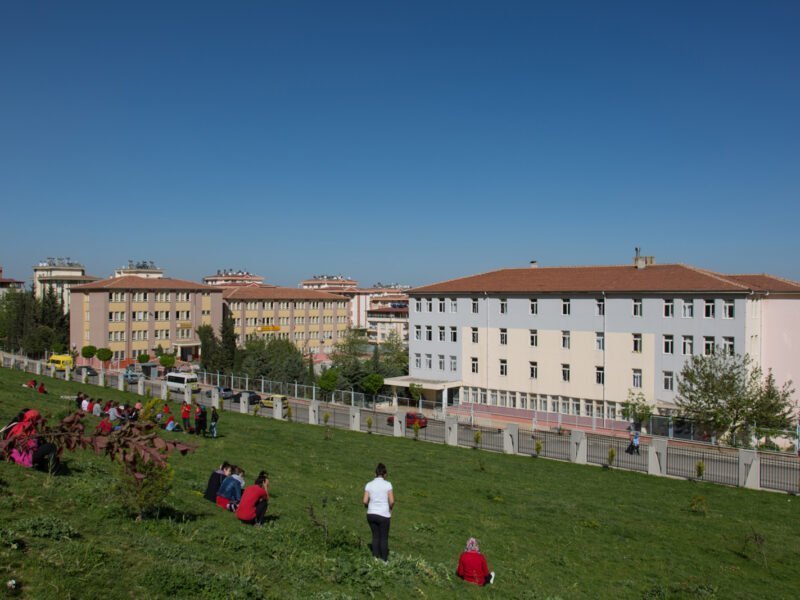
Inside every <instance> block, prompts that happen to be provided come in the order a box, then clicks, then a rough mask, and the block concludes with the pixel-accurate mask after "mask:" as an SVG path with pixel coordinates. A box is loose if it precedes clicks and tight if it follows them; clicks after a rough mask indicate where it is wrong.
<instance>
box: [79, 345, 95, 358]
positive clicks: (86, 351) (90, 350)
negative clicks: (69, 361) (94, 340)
mask: <svg viewBox="0 0 800 600" xmlns="http://www.w3.org/2000/svg"><path fill="white" fill-rule="evenodd" d="M96 354H97V348H96V347H94V346H84V347H83V348H81V356H82V357H83V358H85V359H87V360H91V359H93V358H94V357H95V355H96Z"/></svg>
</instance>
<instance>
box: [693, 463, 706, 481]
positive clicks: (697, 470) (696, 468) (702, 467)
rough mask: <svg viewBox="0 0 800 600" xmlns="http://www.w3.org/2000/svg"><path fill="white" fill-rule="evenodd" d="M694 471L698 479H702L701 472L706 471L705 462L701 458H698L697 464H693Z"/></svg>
mask: <svg viewBox="0 0 800 600" xmlns="http://www.w3.org/2000/svg"><path fill="white" fill-rule="evenodd" d="M694 472H695V474H696V475H697V478H698V479H702V478H703V474H704V473H705V472H706V463H704V462H703V461H702V460H698V461H697V464H695V466H694Z"/></svg>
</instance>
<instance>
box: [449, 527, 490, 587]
mask: <svg viewBox="0 0 800 600" xmlns="http://www.w3.org/2000/svg"><path fill="white" fill-rule="evenodd" d="M456 575H458V576H459V577H461V579H463V580H464V581H469V582H470V583H474V584H475V585H486V584H489V583H494V571H489V565H487V564H486V557H485V556H484V555H483V554H481V549H480V547H479V546H478V540H476V539H475V538H474V537H471V538H469V539H468V540H467V546H466V548H464V551H463V552H462V553H461V556H460V557H459V558H458V568H457V569H456Z"/></svg>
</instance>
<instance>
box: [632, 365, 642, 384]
mask: <svg viewBox="0 0 800 600" xmlns="http://www.w3.org/2000/svg"><path fill="white" fill-rule="evenodd" d="M633 387H635V388H641V387H642V370H641V369H634V370H633Z"/></svg>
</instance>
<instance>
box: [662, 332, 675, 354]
mask: <svg viewBox="0 0 800 600" xmlns="http://www.w3.org/2000/svg"><path fill="white" fill-rule="evenodd" d="M664 354H675V338H674V336H671V335H665V336H664Z"/></svg>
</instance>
